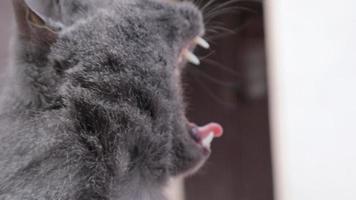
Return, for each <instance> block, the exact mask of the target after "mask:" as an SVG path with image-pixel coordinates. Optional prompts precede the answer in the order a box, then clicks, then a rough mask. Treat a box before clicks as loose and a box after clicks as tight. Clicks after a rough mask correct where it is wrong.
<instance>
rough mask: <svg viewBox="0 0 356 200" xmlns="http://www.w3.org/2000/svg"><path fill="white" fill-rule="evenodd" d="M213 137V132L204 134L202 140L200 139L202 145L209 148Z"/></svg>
mask: <svg viewBox="0 0 356 200" xmlns="http://www.w3.org/2000/svg"><path fill="white" fill-rule="evenodd" d="M213 139H214V133H210V134H209V135H208V136H206V137H205V138H204V139H203V140H202V145H203V146H204V147H207V148H210V145H211V142H212V141H213Z"/></svg>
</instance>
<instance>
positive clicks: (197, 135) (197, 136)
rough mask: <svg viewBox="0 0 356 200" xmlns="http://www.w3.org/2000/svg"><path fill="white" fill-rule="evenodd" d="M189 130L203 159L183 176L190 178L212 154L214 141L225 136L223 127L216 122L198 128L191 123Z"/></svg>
mask: <svg viewBox="0 0 356 200" xmlns="http://www.w3.org/2000/svg"><path fill="white" fill-rule="evenodd" d="M189 128H190V131H189V133H190V135H191V136H192V138H193V140H194V141H195V143H196V145H197V148H198V149H200V150H201V152H202V155H203V158H202V159H201V160H200V161H199V162H198V163H197V164H196V165H195V166H194V167H193V168H192V169H190V170H188V171H186V172H184V173H183V174H182V176H189V175H192V174H194V173H195V172H196V171H198V170H199V169H200V168H201V167H202V165H203V164H204V163H205V161H206V160H207V159H208V157H209V155H210V153H211V143H212V141H213V139H214V138H219V137H221V136H222V135H223V128H222V126H221V125H220V124H218V123H215V122H212V123H209V124H206V125H204V126H197V125H196V124H194V123H189Z"/></svg>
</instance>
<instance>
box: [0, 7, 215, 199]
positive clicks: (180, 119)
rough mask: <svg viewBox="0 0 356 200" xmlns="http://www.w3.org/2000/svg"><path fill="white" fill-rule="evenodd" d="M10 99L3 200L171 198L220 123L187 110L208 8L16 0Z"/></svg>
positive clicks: (0, 160) (2, 155) (2, 144)
mask: <svg viewBox="0 0 356 200" xmlns="http://www.w3.org/2000/svg"><path fill="white" fill-rule="evenodd" d="M13 5H14V8H15V14H16V22H17V31H16V34H15V35H14V41H13V43H14V44H13V49H12V50H13V51H14V54H13V55H14V58H13V59H12V63H11V64H10V67H9V69H8V71H7V74H6V77H7V78H6V80H1V82H2V86H3V87H2V90H1V91H2V93H1V101H0V199H1V200H20V199H21V200H40V199H41V200H42V199H51V200H52V199H53V200H59V199H62V200H99V199H100V200H160V199H165V198H164V196H163V194H162V188H163V187H164V186H165V185H166V183H167V181H168V179H169V178H170V177H175V176H181V175H183V176H185V175H188V174H191V173H193V172H194V171H195V170H197V169H198V168H199V167H200V166H201V165H202V164H203V163H204V161H205V160H206V159H207V157H208V156H209V154H210V142H211V140H212V138H213V137H219V136H220V135H221V134H222V129H221V127H220V125H218V124H216V123H211V124H208V125H205V126H203V127H198V126H196V125H194V124H193V123H190V122H188V120H187V119H186V118H185V113H184V110H185V106H184V103H183V100H182V94H181V84H180V72H181V70H182V69H183V66H184V65H185V63H186V62H187V61H191V62H193V63H195V64H198V63H199V60H198V59H197V58H196V57H195V56H194V54H192V53H191V51H192V49H193V48H194V47H195V45H197V44H200V45H201V46H203V47H208V44H207V43H206V42H205V41H204V40H203V39H202V38H201V36H202V35H203V34H204V25H203V22H202V21H203V20H202V15H201V13H200V11H199V10H198V9H197V8H196V7H195V6H194V5H193V4H191V3H187V2H183V3H175V2H163V1H159V0H13Z"/></svg>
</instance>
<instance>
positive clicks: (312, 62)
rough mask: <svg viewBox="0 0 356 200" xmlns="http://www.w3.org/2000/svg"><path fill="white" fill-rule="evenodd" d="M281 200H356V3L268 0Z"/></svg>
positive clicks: (277, 179)
mask: <svg viewBox="0 0 356 200" xmlns="http://www.w3.org/2000/svg"><path fill="white" fill-rule="evenodd" d="M265 8H266V9H267V17H266V28H267V35H268V50H269V84H270V92H271V94H272V97H271V108H272V109H271V111H272V112H271V113H272V114H271V117H272V127H273V138H272V143H273V146H274V147H273V153H274V154H273V156H274V173H275V182H276V196H277V199H278V200H319V199H320V200H329V199H330V200H335V199H337V200H356V0H337V1H335V0H267V2H266V5H265Z"/></svg>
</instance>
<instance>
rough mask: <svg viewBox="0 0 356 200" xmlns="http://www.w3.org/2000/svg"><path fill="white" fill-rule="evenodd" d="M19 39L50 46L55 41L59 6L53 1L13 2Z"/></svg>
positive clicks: (58, 24)
mask: <svg viewBox="0 0 356 200" xmlns="http://www.w3.org/2000/svg"><path fill="white" fill-rule="evenodd" d="M13 5H14V9H15V15H16V22H17V27H18V31H19V35H20V37H21V38H25V39H28V40H32V41H34V42H42V43H47V44H51V43H53V42H55V41H56V39H57V36H58V31H59V30H60V29H61V28H62V27H63V25H62V24H61V23H60V16H61V15H60V6H59V5H58V1H55V0H13Z"/></svg>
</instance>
